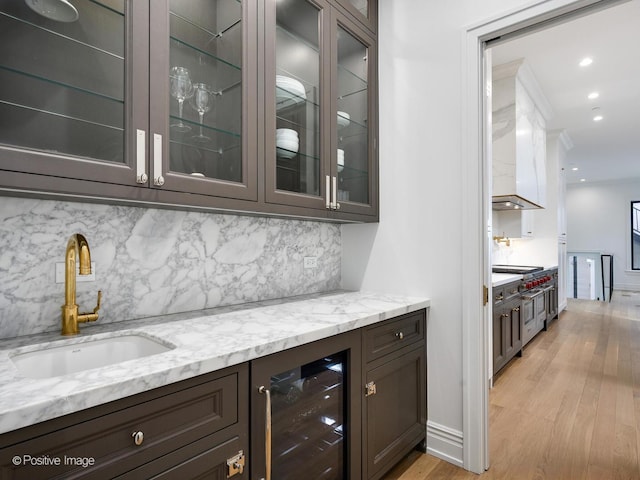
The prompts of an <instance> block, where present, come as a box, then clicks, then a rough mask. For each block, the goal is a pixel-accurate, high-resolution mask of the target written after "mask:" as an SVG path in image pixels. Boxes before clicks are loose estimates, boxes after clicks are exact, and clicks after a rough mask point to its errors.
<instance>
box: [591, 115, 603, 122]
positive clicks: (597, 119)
mask: <svg viewBox="0 0 640 480" xmlns="http://www.w3.org/2000/svg"><path fill="white" fill-rule="evenodd" d="M603 118H604V117H603V116H602V115H596V116H595V117H593V121H594V122H599V121H600V120H602V119H603Z"/></svg>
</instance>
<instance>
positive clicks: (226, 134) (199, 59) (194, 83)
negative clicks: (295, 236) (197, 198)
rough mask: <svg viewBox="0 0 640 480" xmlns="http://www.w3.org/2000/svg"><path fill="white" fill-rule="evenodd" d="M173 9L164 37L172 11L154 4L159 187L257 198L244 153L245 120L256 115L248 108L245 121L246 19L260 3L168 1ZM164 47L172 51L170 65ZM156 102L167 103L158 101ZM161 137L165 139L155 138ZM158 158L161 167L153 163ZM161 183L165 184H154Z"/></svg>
mask: <svg viewBox="0 0 640 480" xmlns="http://www.w3.org/2000/svg"><path fill="white" fill-rule="evenodd" d="M168 4H169V11H168V17H169V18H168V26H169V29H168V31H166V30H165V31H162V28H163V27H162V25H163V24H164V25H166V24H167V21H166V15H167V12H166V11H161V10H160V9H159V8H158V10H153V9H154V6H155V4H154V2H152V3H151V7H152V12H151V35H152V41H151V75H152V78H151V98H152V101H151V104H150V109H151V125H152V126H151V131H152V133H153V134H154V140H155V141H158V142H159V143H158V144H157V145H156V144H153V145H152V146H151V149H152V153H151V163H152V171H153V172H154V173H153V175H154V183H155V185H154V186H156V187H159V188H164V189H167V190H178V191H186V192H190V193H203V194H214V195H220V196H225V195H228V196H235V197H241V198H251V197H255V191H251V192H249V191H248V190H247V189H246V187H247V186H249V182H250V180H249V174H250V172H249V170H248V167H247V163H248V160H247V158H248V152H247V151H246V148H245V147H246V141H245V140H246V132H247V123H246V122H247V117H249V116H252V115H253V113H252V112H253V109H251V108H247V109H246V112H247V114H246V115H243V112H245V105H246V97H245V95H246V91H247V90H246V88H247V86H246V79H247V75H246V67H247V65H246V63H247V62H246V57H245V53H246V52H245V44H246V42H245V36H246V35H247V31H246V27H247V21H246V18H247V15H248V14H247V12H248V9H250V8H254V5H255V2H253V1H252V0H248V1H245V2H241V1H240V0H189V1H186V0H169V2H168ZM163 18H164V19H165V20H164V22H162V19H163ZM157 24H160V26H156V25H157ZM156 39H157V42H156ZM167 40H168V41H167ZM156 43H157V44H158V46H157V47H156ZM162 47H165V48H167V49H168V52H169V55H168V58H167V55H166V50H164V49H163V48H162ZM163 50H164V51H163ZM156 97H157V98H164V99H165V101H164V102H160V101H158V102H155V101H154V99H155V98H156ZM254 102H255V99H254ZM254 118H255V117H254ZM162 132H164V138H163V137H160V136H159V135H158V136H155V134H161V133H162ZM160 148H161V149H162V151H161V153H159V152H157V150H159V149H160ZM158 157H162V159H163V160H162V167H160V165H158V164H156V163H155V162H156V158H158ZM159 170H161V171H159ZM159 176H162V177H163V180H164V181H163V182H155V179H156V178H158V177H159ZM253 177H254V178H253V180H252V181H254V182H255V175H254V176H253Z"/></svg>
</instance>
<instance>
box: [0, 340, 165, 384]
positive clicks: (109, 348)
mask: <svg viewBox="0 0 640 480" xmlns="http://www.w3.org/2000/svg"><path fill="white" fill-rule="evenodd" d="M174 348H175V345H171V344H170V343H167V342H163V341H160V340H155V339H152V338H149V337H146V336H142V335H136V334H128V335H121V336H117V337H107V338H100V339H93V340H89V341H87V342H82V343H72V344H68V345H63V346H59V347H51V346H44V347H42V348H37V347H36V348H35V349H33V350H29V351H23V352H20V353H16V354H14V355H11V354H10V355H9V358H10V359H11V361H12V362H13V364H14V365H15V367H16V368H17V369H18V371H19V372H20V374H21V375H23V376H25V377H28V378H51V377H59V376H61V375H66V374H68V373H76V372H81V371H84V370H90V369H92V368H99V367H104V366H107V365H114V364H116V363H120V362H125V361H127V360H135V359H137V358H143V357H148V356H149V355H156V354H158V353H164V352H168V351H170V350H173V349H174Z"/></svg>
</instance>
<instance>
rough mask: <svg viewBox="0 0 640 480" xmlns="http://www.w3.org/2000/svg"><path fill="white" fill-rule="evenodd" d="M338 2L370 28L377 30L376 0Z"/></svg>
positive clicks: (344, 0)
mask: <svg viewBox="0 0 640 480" xmlns="http://www.w3.org/2000/svg"><path fill="white" fill-rule="evenodd" d="M338 3H339V4H341V5H342V6H343V7H344V9H345V10H347V11H348V12H349V13H350V14H351V15H352V16H353V17H355V18H356V19H358V21H360V22H362V23H363V24H365V25H366V26H367V27H368V28H369V29H370V30H372V31H373V32H375V31H376V30H377V13H378V12H377V1H376V0H338Z"/></svg>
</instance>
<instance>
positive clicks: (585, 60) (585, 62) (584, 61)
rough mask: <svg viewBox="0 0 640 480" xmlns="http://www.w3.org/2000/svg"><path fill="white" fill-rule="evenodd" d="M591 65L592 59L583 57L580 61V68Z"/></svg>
mask: <svg viewBox="0 0 640 480" xmlns="http://www.w3.org/2000/svg"><path fill="white" fill-rule="evenodd" d="M592 63H593V59H592V58H591V57H585V58H583V59H582V60H580V64H579V65H580V66H581V67H587V66H589V65H591V64H592Z"/></svg>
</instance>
